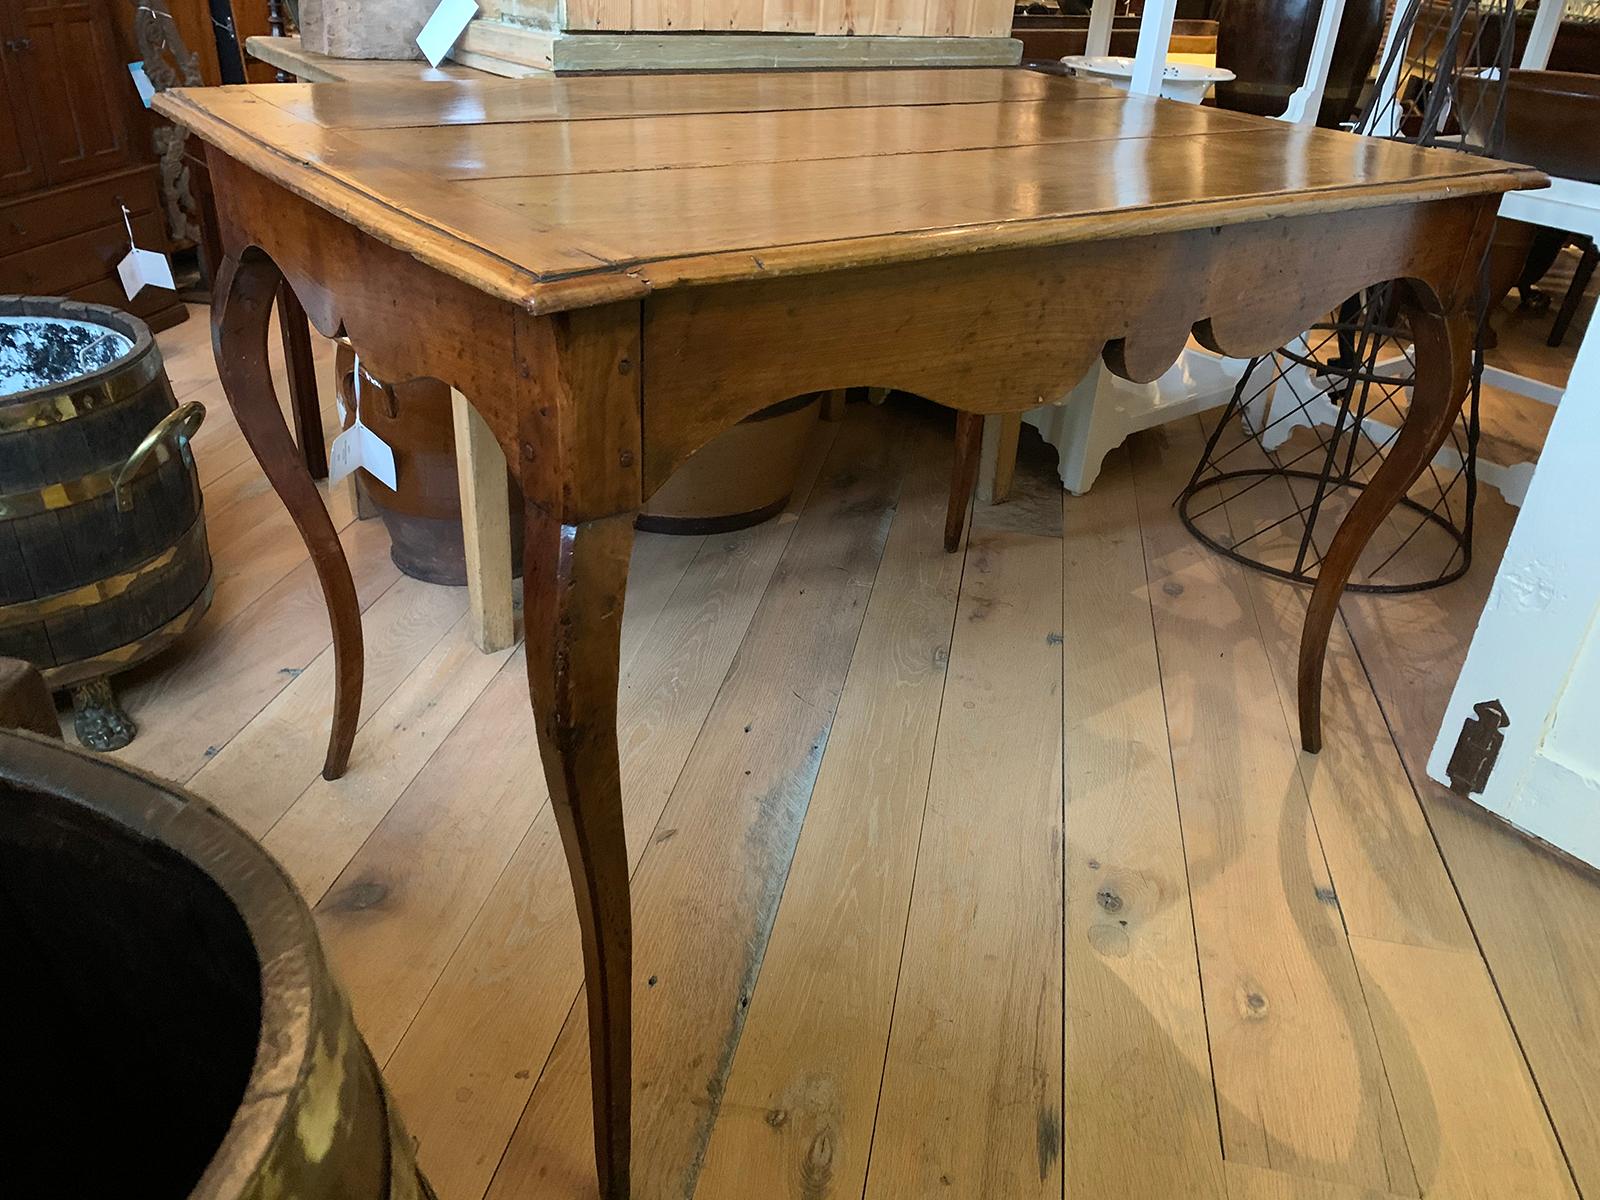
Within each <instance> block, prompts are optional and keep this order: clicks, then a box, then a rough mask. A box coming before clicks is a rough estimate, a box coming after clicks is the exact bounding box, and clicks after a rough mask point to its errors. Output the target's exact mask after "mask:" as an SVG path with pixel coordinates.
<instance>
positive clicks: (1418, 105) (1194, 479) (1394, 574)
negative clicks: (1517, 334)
mask: <svg viewBox="0 0 1600 1200" xmlns="http://www.w3.org/2000/svg"><path fill="white" fill-rule="evenodd" d="M1400 3H1401V5H1402V9H1403V11H1402V12H1401V13H1400V14H1399V15H1398V16H1397V18H1396V20H1395V22H1394V24H1393V25H1392V26H1391V28H1390V32H1389V36H1388V41H1387V45H1386V47H1385V49H1384V52H1383V57H1382V61H1381V64H1380V69H1379V71H1378V76H1377V81H1376V83H1375V85H1374V87H1373V89H1372V93H1371V99H1370V100H1369V101H1368V102H1367V105H1366V107H1365V109H1364V110H1363V112H1362V113H1361V114H1360V116H1359V117H1358V119H1357V121H1356V123H1355V127H1356V129H1357V131H1358V132H1362V133H1367V134H1371V135H1374V136H1381V137H1386V138H1389V139H1392V140H1396V141H1405V142H1410V143H1412V144H1416V145H1423V146H1438V147H1447V148H1451V149H1456V150H1460V151H1463V152H1466V153H1475V154H1489V155H1492V154H1493V153H1494V151H1495V149H1496V148H1497V147H1498V144H1499V141H1500V135H1501V131H1502V130H1503V127H1504V113H1505V86H1504V80H1505V77H1506V72H1507V71H1508V70H1509V67H1510V64H1511V54H1512V48H1513V41H1514V38H1513V31H1514V21H1515V7H1514V0H1400ZM1463 80H1465V84H1463ZM1485 106H1492V107H1488V108H1486V107H1485ZM1469 129H1478V130H1485V129H1486V130H1487V131H1488V133H1487V136H1483V135H1480V136H1481V142H1476V143H1475V142H1473V141H1472V140H1471V139H1470V135H1469V134H1468V132H1467V131H1468V130H1469ZM1399 286H1403V285H1398V284H1382V285H1379V286H1377V287H1373V288H1368V289H1367V290H1365V291H1364V292H1362V293H1361V294H1359V295H1357V296H1352V297H1350V298H1349V299H1348V300H1346V301H1345V302H1344V304H1342V305H1341V306H1340V307H1339V309H1338V310H1337V311H1336V312H1334V313H1330V314H1329V317H1328V319H1327V320H1325V321H1322V322H1319V323H1318V324H1316V325H1314V326H1313V327H1312V328H1311V329H1308V330H1307V331H1306V332H1305V333H1303V334H1301V335H1300V336H1299V337H1297V338H1295V339H1294V340H1293V341H1292V342H1291V343H1289V344H1288V345H1286V346H1282V347H1280V348H1279V349H1277V350H1275V351H1273V352H1272V353H1270V354H1266V355H1263V356H1261V357H1259V358H1254V359H1251V360H1250V362H1249V364H1248V365H1247V366H1246V368H1245V371H1244V374H1243V375H1242V377H1241V378H1240V380H1239V383H1238V385H1237V386H1236V387H1235V389H1234V392H1233V395H1232V397H1231V398H1230V399H1229V401H1228V403H1227V404H1226V405H1225V406H1224V407H1223V409H1222V411H1221V413H1220V415H1219V417H1218V419H1217V422H1216V424H1215V426H1214V427H1213V428H1212V429H1211V431H1210V434H1209V436H1208V438H1207V441H1206V446H1205V450H1204V452H1203V453H1202V455H1201V457H1200V461H1199V463H1198V464H1197V465H1196V467H1195V470H1194V473H1193V475H1192V476H1191V477H1190V479H1189V482H1188V484H1187V485H1186V486H1185V487H1184V489H1183V491H1182V492H1181V493H1179V495H1178V498H1177V501H1176V504H1177V508H1178V513H1179V516H1180V518H1181V519H1182V521H1183V523H1184V525H1185V526H1186V527H1187V528H1188V529H1189V531H1190V533H1192V534H1193V535H1194V536H1195V537H1196V538H1198V539H1199V540H1200V541H1201V542H1203V543H1204V544H1205V545H1207V546H1208V547H1210V548H1211V549H1213V550H1215V551H1216V552H1218V553H1219V554H1223V555H1226V556H1227V557H1228V558H1231V559H1233V560H1234V561H1236V562H1239V563H1243V564H1244V565H1246V566H1250V567H1253V568H1255V569H1256V570H1259V571H1263V572H1265V573H1267V574H1269V575H1274V576H1277V577H1278V578H1281V579H1287V580H1291V581H1294V582H1298V583H1314V582H1315V581H1316V577H1317V570H1318V568H1319V567H1320V565H1321V562H1322V554H1323V552H1324V550H1325V549H1326V546H1327V544H1328V542H1329V541H1330V540H1331V538H1332V535H1333V532H1334V530H1335V529H1337V528H1338V524H1339V521H1340V520H1341V519H1342V518H1343V516H1344V514H1345V513H1346V512H1347V511H1348V510H1349V507H1350V505H1351V504H1352V503H1353V502H1354V501H1355V499H1356V497H1357V496H1359V495H1360V493H1361V490H1362V489H1363V488H1364V487H1365V486H1366V484H1367V481H1368V480H1369V479H1370V478H1371V477H1372V474H1373V472H1374V471H1375V470H1376V469H1377V467H1378V466H1379V465H1380V464H1381V463H1382V461H1383V457H1384V455H1385V454H1386V453H1387V451H1388V448H1389V445H1390V444H1391V443H1392V442H1393V440H1394V438H1395V437H1396V436H1398V432H1399V428H1400V426H1401V424H1402V422H1403V420H1404V416H1405V412H1406V408H1407V406H1408V404H1409V398H1410V390H1411V386H1412V384H1413V382H1414V380H1415V377H1416V364H1415V360H1414V358H1413V354H1412V349H1411V344H1410V337H1409V333H1408V331H1407V330H1406V329H1405V328H1404V325H1403V322H1401V321H1400V320H1398V318H1397V315H1396V305H1395V303H1394V300H1395V295H1396V291H1395V289H1396V288H1397V287H1399ZM1482 371H1483V340H1482V326H1481V325H1480V330H1479V336H1478V339H1477V341H1476V343H1475V346H1474V351H1473V371H1472V386H1471V391H1470V394H1469V396H1468V398H1467V403H1466V404H1465V406H1464V407H1463V410H1462V416H1461V418H1460V419H1459V420H1458V422H1457V424H1456V427H1455V428H1454V430H1453V431H1452V433H1451V438H1450V441H1449V442H1447V443H1446V447H1445V448H1444V449H1443V450H1441V452H1440V454H1439V455H1438V456H1436V457H1435V459H1434V461H1433V462H1432V463H1431V464H1430V465H1429V467H1428V468H1427V470H1426V471H1425V472H1424V473H1423V476H1422V478H1421V479H1419V480H1418V481H1417V483H1416V484H1415V485H1414V486H1413V487H1412V488H1411V490H1410V492H1409V494H1408V495H1407V496H1406V497H1405V498H1404V499H1403V500H1402V501H1401V503H1400V504H1399V505H1397V506H1396V507H1395V509H1394V511H1393V512H1392V513H1391V514H1390V516H1389V518H1388V519H1387V520H1386V521H1385V523H1384V526H1383V527H1381V528H1380V529H1379V530H1378V532H1377V533H1376V534H1375V535H1374V536H1373V539H1372V541H1371V543H1370V544H1369V545H1368V547H1367V549H1366V551H1365V553H1364V554H1363V556H1362V558H1361V561H1360V562H1359V563H1357V565H1356V571H1355V573H1354V574H1353V575H1352V577H1351V580H1350V583H1349V585H1348V587H1349V590H1352V591H1361V592H1379V593H1395V592H1412V591H1420V590H1422V589H1425V588H1431V587H1438V586H1441V585H1442V584H1446V583H1449V582H1451V581H1452V580H1455V579H1459V578H1460V577H1461V576H1462V575H1463V574H1464V573H1465V572H1466V570H1467V568H1468V567H1469V566H1470V565H1471V562H1472V526H1473V510H1474V507H1475V504H1476V500H1477V472H1476V453H1477V446H1478V404H1479V393H1480V382H1481V376H1482Z"/></svg>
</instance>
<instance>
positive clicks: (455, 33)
mask: <svg viewBox="0 0 1600 1200" xmlns="http://www.w3.org/2000/svg"><path fill="white" fill-rule="evenodd" d="M477 15H478V2H477V0H439V7H438V8H436V9H434V10H433V15H432V16H431V17H429V18H428V23H427V24H426V25H424V26H423V27H422V32H421V33H419V34H417V49H419V50H421V51H422V56H423V57H424V58H426V59H427V60H428V65H429V66H430V67H437V66H438V65H439V64H440V63H442V62H443V61H444V58H445V55H447V54H449V53H450V51H451V50H452V49H454V48H455V44H456V42H457V41H459V40H460V38H461V35H462V33H464V32H465V31H466V28H467V26H468V24H470V23H471V21H472V18H473V17H475V16H477Z"/></svg>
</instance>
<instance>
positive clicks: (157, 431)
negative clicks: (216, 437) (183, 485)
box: [111, 400, 206, 512]
mask: <svg viewBox="0 0 1600 1200" xmlns="http://www.w3.org/2000/svg"><path fill="white" fill-rule="evenodd" d="M205 419H206V406H205V405H204V404H201V403H200V402H199V401H198V400H191V401H189V402H188V403H187V404H180V405H179V406H178V407H177V408H175V409H173V410H172V411H171V412H169V413H168V414H167V415H166V416H164V417H162V418H161V420H159V421H157V422H156V423H155V425H154V426H152V427H151V430H150V432H149V433H147V434H145V435H144V440H142V441H141V442H140V443H139V444H138V445H137V446H135V447H134V448H133V453H132V454H130V455H128V461H127V462H125V463H123V464H122V470H120V471H118V472H117V477H116V479H115V480H113V481H112V484H111V490H112V491H113V492H115V493H116V497H117V509H118V510H119V511H121V512H130V511H132V509H133V490H132V488H131V487H130V486H129V485H130V484H132V483H133V481H134V480H135V479H137V478H138V477H139V475H140V473H141V472H142V471H143V470H144V464H145V460H146V459H147V458H149V457H150V456H151V455H152V454H154V453H155V452H156V448H157V447H158V446H164V445H167V444H168V443H171V444H172V445H174V446H176V447H177V450H178V453H179V454H180V455H181V456H182V458H183V462H184V465H185V466H192V465H193V463H194V456H193V455H191V454H190V453H189V439H190V438H192V437H194V435H195V433H196V432H197V431H198V430H199V428H200V422H202V421H204V420H205Z"/></svg>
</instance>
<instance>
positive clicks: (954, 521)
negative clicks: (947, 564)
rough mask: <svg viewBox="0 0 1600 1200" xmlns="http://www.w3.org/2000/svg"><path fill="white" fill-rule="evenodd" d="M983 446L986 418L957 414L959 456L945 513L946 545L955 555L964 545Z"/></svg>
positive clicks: (969, 414)
mask: <svg viewBox="0 0 1600 1200" xmlns="http://www.w3.org/2000/svg"><path fill="white" fill-rule="evenodd" d="M982 445H983V417H982V416H981V415H980V414H978V413H968V412H958V413H957V414H956V457H955V465H954V467H953V468H952V469H951V472H950V507H949V508H948V509H947V510H946V511H945V516H944V548H945V550H947V551H948V552H949V553H951V554H954V553H955V552H956V548H957V547H958V546H960V545H961V529H962V527H963V526H964V525H965V524H966V523H967V502H968V501H969V500H970V499H972V487H973V484H975V483H976V482H977V481H978V451H979V449H980V448H981V447H982Z"/></svg>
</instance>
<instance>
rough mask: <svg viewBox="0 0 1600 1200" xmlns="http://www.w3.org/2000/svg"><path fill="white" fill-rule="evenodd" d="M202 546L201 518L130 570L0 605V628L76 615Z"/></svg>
mask: <svg viewBox="0 0 1600 1200" xmlns="http://www.w3.org/2000/svg"><path fill="white" fill-rule="evenodd" d="M205 547H206V520H205V517H204V516H200V517H197V518H195V522H194V524H193V525H191V526H189V529H188V531H187V532H186V533H184V534H183V536H182V537H180V538H179V539H178V540H177V541H175V542H173V543H172V545H170V546H168V547H167V548H166V549H165V550H163V551H162V552H161V553H160V554H158V555H156V556H155V557H154V558H147V559H146V560H145V561H144V562H142V563H140V564H139V565H138V566H136V567H133V568H131V569H130V570H127V571H123V572H121V573H119V574H116V575H108V576H106V578H104V579H96V580H95V581H94V582H93V583H86V584H84V585H83V586H82V587H75V588H73V589H71V590H70V591H66V592H56V593H54V594H53V595H49V596H40V597H39V598H38V599H35V600H21V601H18V602H17V603H15V604H0V629H9V628H12V627H13V626H17V625H29V624H32V623H33V622H35V621H46V620H49V619H50V618H51V617H56V616H60V615H61V614H63V613H71V612H78V611H80V610H82V609H85V608H89V607H91V606H93V605H96V604H101V603H103V602H105V601H107V600H110V599H113V598H114V597H117V596H120V595H122V594H123V593H124V592H126V591H127V590H128V589H129V588H131V587H132V586H133V585H134V584H136V583H138V582H139V580H141V579H144V578H147V577H148V576H151V575H154V574H156V573H157V572H159V571H162V570H164V569H166V568H167V567H169V566H171V565H172V564H173V563H174V562H175V561H177V560H178V559H179V558H180V557H187V556H188V555H190V554H196V553H199V554H204V553H205Z"/></svg>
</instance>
